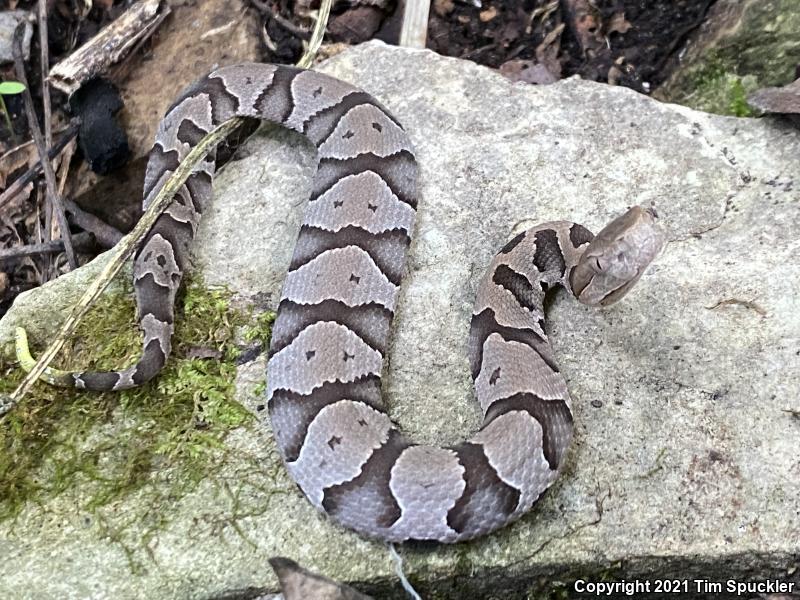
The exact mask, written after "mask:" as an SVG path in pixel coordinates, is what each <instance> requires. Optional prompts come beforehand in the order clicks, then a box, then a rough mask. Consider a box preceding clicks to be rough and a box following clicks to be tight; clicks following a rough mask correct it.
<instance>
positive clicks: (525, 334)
mask: <svg viewBox="0 0 800 600" xmlns="http://www.w3.org/2000/svg"><path fill="white" fill-rule="evenodd" d="M493 333H497V334H499V335H500V336H501V337H502V338H503V339H504V340H505V341H507V342H519V343H521V344H526V345H527V346H530V347H531V348H532V349H533V350H535V351H536V353H537V354H538V355H539V356H540V357H541V358H542V360H543V361H544V362H545V364H546V365H547V366H548V367H550V369H552V370H553V372H554V373H558V372H559V369H558V365H557V364H556V363H555V360H554V359H553V355H552V350H551V349H550V345H549V344H548V343H547V341H546V340H545V339H544V338H543V337H542V336H540V335H539V334H538V333H536V332H535V331H534V330H533V329H523V328H517V327H505V326H503V325H500V324H499V323H498V322H497V320H496V319H495V316H494V311H493V310H492V309H491V308H486V309H484V310H482V311H481V312H480V313H478V314H477V315H472V322H471V324H470V329H469V347H470V348H475V349H477V351H476V352H473V354H472V355H471V356H470V368H471V370H472V379H473V380H475V379H477V377H478V375H479V374H480V370H481V364H482V363H483V344H484V342H486V338H488V337H489V336H490V335H491V334H493Z"/></svg>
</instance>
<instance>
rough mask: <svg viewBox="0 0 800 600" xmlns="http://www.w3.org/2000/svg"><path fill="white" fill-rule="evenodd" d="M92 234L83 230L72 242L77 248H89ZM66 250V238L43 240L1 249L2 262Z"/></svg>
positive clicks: (0, 258)
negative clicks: (37, 242)
mask: <svg viewBox="0 0 800 600" xmlns="http://www.w3.org/2000/svg"><path fill="white" fill-rule="evenodd" d="M92 239H93V238H92V234H91V233H88V232H81V233H79V234H77V235H76V236H75V237H74V238H73V239H72V242H73V244H74V246H75V247H76V248H79V249H89V248H90V246H91V244H92ZM63 250H64V240H53V241H50V242H42V243H41V244H29V245H27V246H18V247H16V248H9V249H7V250H0V262H5V261H9V260H13V259H15V258H23V257H25V256H38V255H40V254H55V253H57V252H62V251H63Z"/></svg>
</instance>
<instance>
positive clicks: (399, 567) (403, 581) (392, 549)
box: [388, 544, 422, 600]
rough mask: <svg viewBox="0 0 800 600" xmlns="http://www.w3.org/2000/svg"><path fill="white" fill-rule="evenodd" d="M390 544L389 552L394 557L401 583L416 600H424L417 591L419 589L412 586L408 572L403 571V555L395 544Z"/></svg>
mask: <svg viewBox="0 0 800 600" xmlns="http://www.w3.org/2000/svg"><path fill="white" fill-rule="evenodd" d="M388 546H389V554H391V556H392V558H393V559H394V572H395V573H397V576H398V577H399V578H400V585H402V586H403V589H404V590H405V591H406V593H408V595H409V596H410V597H411V598H413V599H414V600H422V597H421V596H420V595H419V594H418V593H417V590H415V589H414V588H413V587H412V586H411V583H409V581H408V579H406V574H405V573H403V557H402V556H400V555H399V554H398V553H397V550H396V549H395V547H394V544H388Z"/></svg>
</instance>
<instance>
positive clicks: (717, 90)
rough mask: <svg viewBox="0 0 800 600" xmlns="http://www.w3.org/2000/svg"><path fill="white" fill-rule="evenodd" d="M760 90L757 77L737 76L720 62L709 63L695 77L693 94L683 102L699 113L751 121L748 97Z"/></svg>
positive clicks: (692, 85)
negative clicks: (744, 118)
mask: <svg viewBox="0 0 800 600" xmlns="http://www.w3.org/2000/svg"><path fill="white" fill-rule="evenodd" d="M758 87H759V82H758V80H757V79H756V77H755V76H753V75H744V76H739V75H737V74H736V73H735V72H734V71H733V70H732V69H730V68H728V67H727V66H726V65H725V63H724V62H723V61H722V60H721V59H719V58H712V59H709V60H708V61H707V62H706V63H705V65H704V66H703V67H702V68H701V69H698V70H697V71H696V72H695V73H694V74H693V76H692V84H691V88H692V91H691V92H690V93H689V94H688V95H687V97H686V98H685V99H684V100H683V102H684V103H685V104H687V105H689V106H691V107H692V108H695V109H697V110H704V111H706V112H712V113H716V114H721V115H731V116H736V117H751V116H753V115H754V111H753V109H752V108H750V105H748V104H747V95H748V94H750V93H751V92H754V91H755V90H756V89H758Z"/></svg>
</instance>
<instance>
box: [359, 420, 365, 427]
mask: <svg viewBox="0 0 800 600" xmlns="http://www.w3.org/2000/svg"><path fill="white" fill-rule="evenodd" d="M358 424H359V425H361V426H362V427H366V426H367V422H366V421H365V420H364V419H359V420H358Z"/></svg>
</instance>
